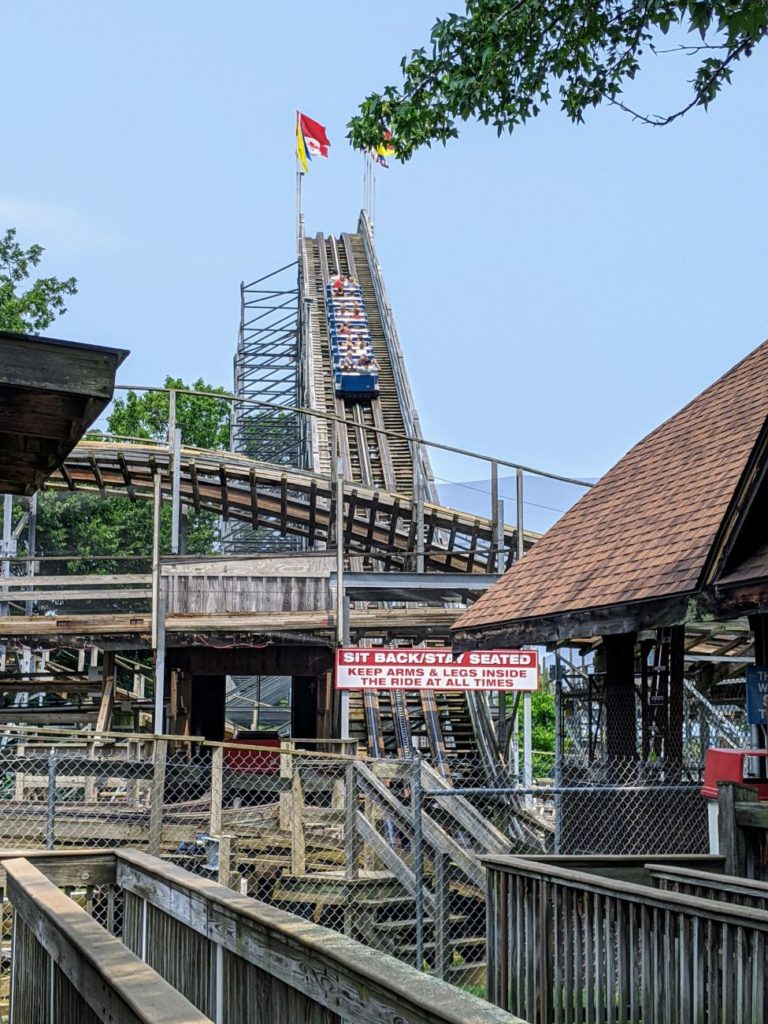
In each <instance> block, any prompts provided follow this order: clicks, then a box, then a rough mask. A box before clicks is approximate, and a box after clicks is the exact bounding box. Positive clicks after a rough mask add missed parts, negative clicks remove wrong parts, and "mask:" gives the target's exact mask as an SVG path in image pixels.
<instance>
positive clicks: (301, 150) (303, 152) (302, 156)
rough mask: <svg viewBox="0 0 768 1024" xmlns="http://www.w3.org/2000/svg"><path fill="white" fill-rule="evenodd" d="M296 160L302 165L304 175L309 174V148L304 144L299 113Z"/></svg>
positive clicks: (297, 118) (297, 116) (297, 115)
mask: <svg viewBox="0 0 768 1024" xmlns="http://www.w3.org/2000/svg"><path fill="white" fill-rule="evenodd" d="M296 159H297V160H298V161H299V163H300V164H301V169H302V171H303V172H304V174H306V173H307V147H306V145H305V144H304V133H303V132H302V130H301V122H300V120H299V113H298V111H297V112H296Z"/></svg>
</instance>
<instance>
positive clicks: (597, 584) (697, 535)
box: [453, 342, 768, 630]
mask: <svg viewBox="0 0 768 1024" xmlns="http://www.w3.org/2000/svg"><path fill="white" fill-rule="evenodd" d="M766 415H768V342H764V343H763V344H762V345H761V346H760V347H759V348H757V349H755V351H754V352H752V353H751V354H750V355H748V356H747V357H746V358H745V359H743V360H742V361H741V362H740V363H738V364H737V365H736V366H735V367H733V369H732V370H729V371H728V373H726V374H725V376H723V377H721V378H720V380H718V381H717V382H716V383H714V384H712V385H711V387H709V388H707V390H706V391H703V392H702V393H701V394H700V395H699V396H698V397H697V398H695V399H693V401H692V402H690V403H689V404H688V405H686V406H685V407H684V408H683V409H681V410H680V412H678V413H676V414H675V415H674V416H673V417H672V418H671V419H669V420H667V421H666V423H663V424H662V425H661V426H660V427H657V429H656V430H654V431H653V432H652V433H650V434H648V436H647V437H645V438H644V439H643V440H642V441H640V442H639V444H637V445H635V447H634V448H632V449H631V450H630V451H629V452H628V453H627V454H626V455H625V456H624V458H623V459H621V460H620V461H619V462H617V463H616V465H615V466H614V467H613V469H611V470H609V471H608V472H607V473H606V474H605V476H604V477H602V479H601V480H599V481H598V483H597V484H595V486H594V487H593V488H591V490H589V491H587V493H586V494H585V495H584V496H583V497H582V498H581V499H580V500H579V501H578V502H577V503H576V505H574V506H573V508H572V509H570V511H568V512H567V513H566V514H565V515H564V516H563V517H562V519H560V521H559V522H558V523H556V524H555V526H553V527H552V529H551V530H550V531H549V532H548V533H546V534H545V535H544V537H542V539H541V540H540V541H538V543H537V544H535V545H534V547H533V548H532V549H531V551H530V552H529V553H528V554H527V555H526V556H525V558H523V559H522V560H521V561H520V562H519V563H517V564H515V565H513V566H512V568H511V569H510V570H509V571H508V572H507V573H506V574H505V576H504V577H503V578H502V579H501V580H499V582H498V583H497V584H496V585H495V586H494V587H492V588H491V589H490V590H489V591H488V592H487V593H485V594H484V595H483V596H482V597H481V598H480V599H479V600H478V601H477V602H476V603H475V604H474V605H473V606H472V607H471V608H470V609H469V610H468V611H467V612H465V613H464V615H462V616H461V618H460V619H459V620H458V621H457V622H456V624H455V625H454V627H453V628H454V629H455V630H464V629H473V628H474V629H476V628H479V627H482V626H498V625H501V624H502V623H508V622H512V621H515V620H518V619H529V618H541V617H547V616H556V615H557V614H558V613H559V612H566V611H580V610H585V609H589V608H605V607H606V606H610V605H612V604H624V603H627V602H631V601H641V600H645V599H649V598H660V597H667V596H672V595H676V594H686V593H690V592H692V591H695V590H696V589H697V585H698V583H699V577H700V575H701V572H702V569H703V568H704V565H705V562H706V560H707V556H708V554H709V551H710V549H711V547H712V544H713V541H714V540H715V537H716V534H717V532H718V528H719V526H720V523H721V521H722V519H723V517H724V515H725V513H726V510H727V509H728V506H729V503H730V501H731V498H732V496H733V493H734V491H735V489H736V486H737V484H738V482H739V479H740V477H741V475H742V472H743V470H744V468H745V465H746V462H747V460H748V458H749V455H750V452H751V451H752V449H753V447H754V445H755V442H756V440H757V437H758V434H759V432H760V430H761V428H762V426H763V423H764V421H765V418H766Z"/></svg>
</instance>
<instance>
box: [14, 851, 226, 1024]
mask: <svg viewBox="0 0 768 1024" xmlns="http://www.w3.org/2000/svg"><path fill="white" fill-rule="evenodd" d="M3 866H4V868H5V875H6V885H7V887H8V897H9V899H10V902H11V904H12V905H13V908H14V910H15V922H14V944H13V961H14V962H13V986H12V994H11V1010H10V1024H28V1022H29V1021H32V1020H35V1021H37V1020H40V1021H42V1020H46V1021H49V1020H50V1021H55V1020H62V1019H64V1015H63V1013H62V1010H63V1008H64V1007H66V1008H67V1009H68V1010H69V1013H70V1014H71V1013H73V1012H74V1013H75V1014H77V1013H78V1012H79V1013H80V1014H81V1015H82V1014H83V1012H84V1011H85V1010H86V1008H87V1009H90V1011H91V1013H92V1014H93V1015H94V1016H95V1017H96V1018H97V1019H98V1020H100V1021H104V1022H105V1024H107V1022H108V1024H211V1020H210V1018H209V1017H206V1016H205V1014H203V1013H201V1012H200V1011H199V1010H197V1009H196V1008H195V1007H194V1006H193V1005H192V1003H190V1002H189V1001H188V1000H187V999H185V998H184V996H182V995H181V994H180V993H179V992H177V991H176V990H175V989H174V988H173V987H172V986H171V985H169V984H168V982H167V981H165V980H164V979H163V978H161V977H160V975H159V974H157V973H156V972H155V971H153V970H152V968H151V967H148V966H147V965H146V964H145V963H142V961H141V960H140V959H139V957H138V956H136V954H135V953H133V952H131V951H130V950H129V949H128V948H127V947H126V946H124V945H123V943H122V942H121V941H120V940H119V939H117V938H115V937H114V936H113V935H110V934H109V932H107V930H106V929H105V928H102V926H101V925H100V924H98V923H97V922H96V921H95V920H94V919H93V918H92V917H91V916H90V914H87V913H86V912H85V911H84V910H82V909H81V908H80V907H79V906H78V905H77V904H76V903H75V902H74V901H73V900H71V899H70V898H69V896H66V895H65V894H64V893H63V892H62V891H61V890H60V889H59V888H58V886H56V885H54V884H53V882H50V881H49V880H48V879H47V878H46V877H45V875H43V873H42V872H41V871H39V870H38V869H37V868H36V867H35V866H34V865H33V864H31V863H30V862H29V861H28V860H26V859H23V858H19V859H15V860H8V861H5V862H4V865H3ZM41 949H42V951H43V953H44V955H45V957H46V959H47V960H48V964H50V968H49V969H48V970H45V971H43V972H38V971H36V970H35V966H36V965H37V964H38V963H39V957H40V950H41ZM67 1019H69V1020H74V1019H76V1017H73V1016H68V1017H67Z"/></svg>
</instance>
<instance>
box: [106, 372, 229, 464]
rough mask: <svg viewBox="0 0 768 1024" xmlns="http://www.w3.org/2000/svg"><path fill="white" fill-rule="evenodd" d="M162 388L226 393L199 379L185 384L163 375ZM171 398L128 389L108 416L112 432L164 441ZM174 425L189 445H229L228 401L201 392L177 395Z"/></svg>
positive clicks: (158, 393) (222, 446)
mask: <svg viewBox="0 0 768 1024" xmlns="http://www.w3.org/2000/svg"><path fill="white" fill-rule="evenodd" d="M163 387H164V388H167V389H169V390H170V389H172V388H175V389H177V390H178V391H207V392H210V393H212V394H216V395H226V394H227V391H226V390H225V389H224V388H214V387H212V386H211V385H210V384H206V383H205V381H204V380H203V379H202V378H198V379H197V380H196V381H195V382H194V384H192V385H187V384H185V383H184V381H183V380H182V379H181V378H180V377H166V378H165V382H164V383H163ZM169 415H170V400H169V396H168V394H167V393H166V392H165V391H145V392H143V393H142V394H139V393H138V392H136V391H129V392H128V393H127V395H126V397H125V398H118V399H116V401H115V403H114V405H113V407H112V413H111V414H110V416H109V420H108V427H109V432H110V433H111V434H119V435H120V436H121V437H146V438H151V439H152V440H155V441H164V440H165V438H166V437H167V436H168V418H169ZM176 426H177V427H179V428H180V430H181V439H182V441H183V443H184V444H185V445H190V446H191V447H192V448H228V447H229V403H228V402H224V401H220V400H219V399H216V398H208V397H207V396H203V395H184V394H178V395H177V396H176Z"/></svg>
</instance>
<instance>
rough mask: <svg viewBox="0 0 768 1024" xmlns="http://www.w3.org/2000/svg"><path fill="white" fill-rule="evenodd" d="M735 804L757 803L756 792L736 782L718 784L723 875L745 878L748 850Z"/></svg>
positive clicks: (718, 828)
mask: <svg viewBox="0 0 768 1024" xmlns="http://www.w3.org/2000/svg"><path fill="white" fill-rule="evenodd" d="M737 803H757V792H756V790H754V789H752V787H751V786H741V785H739V783H738V782H720V783H719V784H718V787H717V831H718V838H719V841H720V853H721V855H722V856H723V857H725V873H726V875H740V876H741V877H742V878H745V877H747V861H748V850H747V841H746V836H745V834H744V830H743V828H742V827H741V826H740V825H739V823H738V821H737V820H736V804H737Z"/></svg>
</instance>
